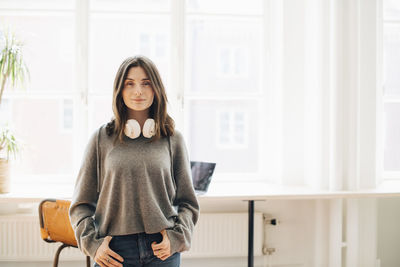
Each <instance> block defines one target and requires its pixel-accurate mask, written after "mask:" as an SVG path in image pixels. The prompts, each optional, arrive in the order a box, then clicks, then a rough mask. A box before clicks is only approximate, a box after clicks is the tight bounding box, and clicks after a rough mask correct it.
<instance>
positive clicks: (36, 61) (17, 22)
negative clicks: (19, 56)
mask: <svg viewBox="0 0 400 267" xmlns="http://www.w3.org/2000/svg"><path fill="white" fill-rule="evenodd" d="M34 14H35V13H31V14H26V13H23V14H22V13H21V14H19V13H18V12H16V13H12V15H11V14H8V13H5V14H1V10H0V16H1V24H0V26H1V27H2V28H3V27H8V26H9V27H10V29H14V30H15V31H16V34H17V36H18V38H19V39H20V40H21V41H22V42H23V43H24V47H23V55H24V59H25V62H26V65H27V67H28V68H29V72H30V78H31V79H30V81H29V82H28V83H27V89H28V90H27V92H28V93H29V91H39V90H40V91H44V90H45V91H51V92H54V91H73V86H74V80H75V73H74V71H73V69H74V59H75V43H74V42H75V35H74V15H73V14H74V13H73V12H65V13H57V14H54V13H53V14H52V13H46V14H40V15H34Z"/></svg>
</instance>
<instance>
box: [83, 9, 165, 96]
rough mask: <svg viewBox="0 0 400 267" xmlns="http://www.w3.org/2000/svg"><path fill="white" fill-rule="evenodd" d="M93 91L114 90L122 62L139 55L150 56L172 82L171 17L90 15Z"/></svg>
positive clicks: (162, 74)
mask: <svg viewBox="0 0 400 267" xmlns="http://www.w3.org/2000/svg"><path fill="white" fill-rule="evenodd" d="M90 23H91V34H90V49H89V51H90V70H89V73H90V77H89V81H90V91H91V92H96V93H98V92H102V93H110V92H112V88H113V83H114V78H115V75H116V73H117V70H118V68H119V65H120V64H121V63H122V61H123V60H124V59H125V58H127V57H130V56H135V55H138V54H142V55H145V56H147V57H149V58H150V59H151V60H152V61H153V62H154V63H155V64H156V66H157V68H158V70H159V71H160V75H161V78H162V80H163V83H164V86H165V87H166V88H168V84H169V81H168V80H169V73H168V71H169V42H170V41H169V39H170V35H169V16H152V15H146V16H145V15H134V16H132V15H129V16H121V15H112V14H110V15H104V14H94V15H92V16H91V22H90Z"/></svg>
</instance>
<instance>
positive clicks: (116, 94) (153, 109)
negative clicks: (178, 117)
mask: <svg viewBox="0 0 400 267" xmlns="http://www.w3.org/2000/svg"><path fill="white" fill-rule="evenodd" d="M132 67H142V68H143V70H144V71H145V72H146V74H147V76H148V78H149V79H150V82H151V86H152V88H153V90H154V99H153V104H152V105H151V106H150V110H149V116H150V117H151V118H153V119H154V121H155V135H154V136H153V137H152V138H151V139H150V142H153V141H156V140H158V139H160V138H161V136H168V135H169V136H171V135H173V134H174V129H175V122H174V120H173V119H172V118H171V117H170V116H169V115H168V113H167V103H168V99H167V95H166V93H165V88H164V85H163V83H162V80H161V76H160V74H159V72H158V69H157V67H156V65H155V64H154V63H153V62H152V61H151V60H150V59H149V58H147V57H145V56H142V55H138V56H135V57H129V58H127V59H125V60H124V61H123V62H122V64H121V66H119V69H118V72H117V74H116V76H115V80H114V88H113V103H112V109H113V113H114V117H113V118H112V120H111V122H109V123H108V124H107V127H106V131H107V134H108V135H109V136H111V135H112V134H113V133H116V134H117V135H116V137H115V139H114V144H115V143H116V142H117V140H119V141H120V142H121V143H123V136H124V127H125V124H126V121H127V120H128V112H127V109H128V107H127V106H126V105H125V103H124V100H123V98H122V89H123V88H124V81H125V79H126V77H127V75H128V72H129V69H130V68H132Z"/></svg>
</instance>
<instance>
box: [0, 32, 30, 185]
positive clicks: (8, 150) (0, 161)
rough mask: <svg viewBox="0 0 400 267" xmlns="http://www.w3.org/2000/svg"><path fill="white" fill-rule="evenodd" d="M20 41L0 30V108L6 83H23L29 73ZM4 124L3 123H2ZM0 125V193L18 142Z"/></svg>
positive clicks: (7, 176) (8, 181)
mask: <svg viewBox="0 0 400 267" xmlns="http://www.w3.org/2000/svg"><path fill="white" fill-rule="evenodd" d="M21 48H22V43H21V42H20V41H18V40H17V38H16V36H15V34H14V33H13V32H11V31H9V30H7V31H0V108H1V100H2V97H3V92H4V89H5V88H6V85H10V87H11V88H15V87H16V86H17V85H23V84H24V83H25V80H26V78H27V77H28V75H29V71H28V68H27V67H26V65H25V62H24V60H23V57H22V50H21ZM3 125H4V124H3ZM3 125H1V126H0V127H1V128H0V193H7V192H9V191H10V174H9V160H10V155H14V158H15V157H16V155H17V153H18V151H19V148H20V147H19V144H18V141H17V139H16V138H15V136H14V134H13V133H12V131H11V130H10V129H9V127H8V126H3Z"/></svg>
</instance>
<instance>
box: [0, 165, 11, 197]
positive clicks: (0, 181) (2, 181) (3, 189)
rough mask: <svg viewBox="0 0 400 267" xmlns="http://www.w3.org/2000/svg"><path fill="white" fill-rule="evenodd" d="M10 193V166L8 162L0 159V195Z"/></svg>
mask: <svg viewBox="0 0 400 267" xmlns="http://www.w3.org/2000/svg"><path fill="white" fill-rule="evenodd" d="M9 192H10V164H9V162H8V160H6V159H4V158H0V194H4V193H9Z"/></svg>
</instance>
